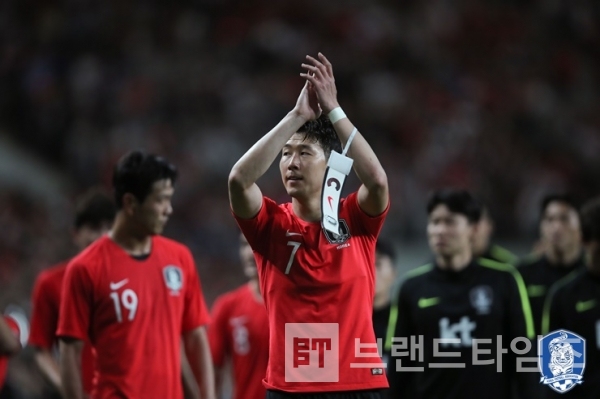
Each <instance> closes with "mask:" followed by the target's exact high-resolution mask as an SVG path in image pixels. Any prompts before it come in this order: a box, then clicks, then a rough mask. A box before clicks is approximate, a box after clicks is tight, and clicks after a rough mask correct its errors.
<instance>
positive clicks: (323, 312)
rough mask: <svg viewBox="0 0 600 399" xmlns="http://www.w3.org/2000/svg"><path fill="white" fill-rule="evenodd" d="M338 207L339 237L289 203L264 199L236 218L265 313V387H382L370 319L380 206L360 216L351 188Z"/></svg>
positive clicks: (384, 382) (381, 219)
mask: <svg viewBox="0 0 600 399" xmlns="http://www.w3.org/2000/svg"><path fill="white" fill-rule="evenodd" d="M388 209H389V207H388ZM339 210H340V211H339V217H340V234H339V235H333V234H331V233H329V232H326V231H325V230H324V229H322V227H321V223H320V222H314V223H311V222H306V221H303V220H301V219H300V218H298V217H297V216H296V215H295V214H294V211H293V209H292V204H291V203H286V204H282V205H277V204H276V203H275V202H274V201H272V200H271V199H269V198H266V197H265V198H264V199H263V204H262V207H261V210H260V211H259V213H258V214H257V215H256V216H255V217H254V218H252V219H240V218H236V220H237V222H238V224H239V226H240V228H241V229H242V232H243V233H244V235H245V236H246V239H247V240H248V242H249V243H250V246H251V247H252V249H253V251H254V255H255V258H256V264H257V267H258V274H259V280H260V288H261V292H262V293H263V297H264V299H265V305H266V308H267V313H268V315H269V330H270V337H271V339H270V345H269V354H270V355H269V366H268V368H267V376H266V378H265V380H264V385H265V386H266V387H267V389H277V390H282V391H287V392H315V391H319V392H331V391H354V390H364V389H377V388H386V387H387V386H388V383H387V379H386V376H385V370H384V369H383V367H384V366H383V365H382V363H381V359H380V358H379V355H378V353H377V347H376V340H375V334H374V332H373V322H372V319H371V315H372V313H373V296H374V290H375V260H374V258H375V244H376V241H377V236H378V235H379V232H380V230H381V227H382V225H383V222H384V220H385V216H386V215H387V211H388V210H387V209H386V211H385V212H383V213H382V214H381V215H379V216H377V217H370V216H368V215H367V214H365V213H364V212H363V211H362V209H360V207H359V205H358V201H357V193H352V194H350V195H349V196H348V197H347V198H345V199H342V201H341V202H340V207H339Z"/></svg>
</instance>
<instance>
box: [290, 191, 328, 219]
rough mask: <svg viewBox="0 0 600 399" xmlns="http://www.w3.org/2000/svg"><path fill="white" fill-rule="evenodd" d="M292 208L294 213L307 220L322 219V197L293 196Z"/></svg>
mask: <svg viewBox="0 0 600 399" xmlns="http://www.w3.org/2000/svg"><path fill="white" fill-rule="evenodd" d="M292 209H293V210H294V214H295V215H296V216H298V217H299V218H300V219H302V220H304V221H305V222H311V223H312V222H318V221H320V220H321V198H320V196H314V197H312V198H306V199H304V198H302V199H298V198H292Z"/></svg>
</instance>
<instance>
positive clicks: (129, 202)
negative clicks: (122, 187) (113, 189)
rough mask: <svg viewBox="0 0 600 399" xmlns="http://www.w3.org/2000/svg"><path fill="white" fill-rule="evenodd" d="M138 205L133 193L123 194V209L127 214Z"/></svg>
mask: <svg viewBox="0 0 600 399" xmlns="http://www.w3.org/2000/svg"><path fill="white" fill-rule="evenodd" d="M138 206H139V201H138V200H137V198H136V197H135V195H133V194H131V193H125V194H123V210H124V211H125V213H126V214H127V215H132V214H133V212H134V211H135V210H136V209H137V207H138Z"/></svg>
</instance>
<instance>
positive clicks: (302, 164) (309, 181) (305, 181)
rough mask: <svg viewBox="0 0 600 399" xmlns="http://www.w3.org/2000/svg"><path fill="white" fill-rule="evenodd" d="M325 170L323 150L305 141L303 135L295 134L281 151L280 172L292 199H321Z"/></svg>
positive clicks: (316, 144) (317, 145)
mask: <svg viewBox="0 0 600 399" xmlns="http://www.w3.org/2000/svg"><path fill="white" fill-rule="evenodd" d="M325 169H327V160H326V159H325V153H324V152H323V148H322V147H321V146H320V145H319V144H318V143H316V142H314V141H308V140H304V135H302V134H299V133H295V134H294V135H293V136H292V138H290V139H289V141H288V142H287V143H286V144H285V146H284V147H283V150H282V151H281V160H280V161H279V170H280V172H281V178H282V179H283V185H284V186H285V190H286V191H287V193H288V195H290V196H291V197H292V198H298V199H309V198H313V197H320V196H321V188H322V186H323V178H324V176H325Z"/></svg>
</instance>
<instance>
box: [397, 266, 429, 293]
mask: <svg viewBox="0 0 600 399" xmlns="http://www.w3.org/2000/svg"><path fill="white" fill-rule="evenodd" d="M434 268H435V265H434V264H433V263H427V264H425V265H422V266H419V267H416V268H414V269H411V270H409V271H408V272H406V274H405V275H404V277H402V283H401V286H402V288H403V289H407V288H408V287H410V286H414V285H419V284H422V283H426V282H427V281H428V280H429V278H430V277H431V274H432V273H433V271H434Z"/></svg>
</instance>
